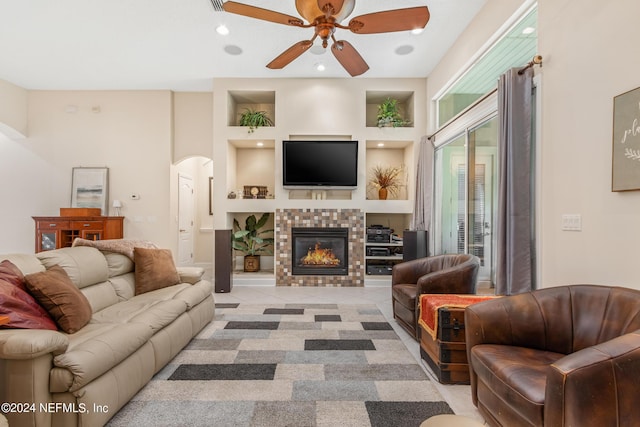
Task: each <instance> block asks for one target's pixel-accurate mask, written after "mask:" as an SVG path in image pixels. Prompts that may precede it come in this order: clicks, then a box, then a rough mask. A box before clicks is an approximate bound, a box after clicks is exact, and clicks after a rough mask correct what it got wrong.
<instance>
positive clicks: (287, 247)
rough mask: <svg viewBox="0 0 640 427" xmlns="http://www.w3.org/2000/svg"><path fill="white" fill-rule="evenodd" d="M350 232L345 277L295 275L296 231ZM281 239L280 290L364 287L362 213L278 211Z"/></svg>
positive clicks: (277, 255) (278, 250) (277, 261)
mask: <svg viewBox="0 0 640 427" xmlns="http://www.w3.org/2000/svg"><path fill="white" fill-rule="evenodd" d="M305 227H307V228H325V227H326V228H346V229H348V231H349V233H348V241H347V245H348V271H347V274H346V275H330V274H328V275H309V276H307V275H294V274H293V271H292V260H291V256H292V252H293V248H292V245H293V242H292V238H291V230H292V229H293V228H305ZM275 228H276V234H277V236H278V239H277V244H276V250H275V259H274V262H275V270H276V271H275V273H276V285H277V286H327V287H342V286H364V274H365V263H364V239H365V219H364V212H363V211H362V210H360V209H276V214H275Z"/></svg>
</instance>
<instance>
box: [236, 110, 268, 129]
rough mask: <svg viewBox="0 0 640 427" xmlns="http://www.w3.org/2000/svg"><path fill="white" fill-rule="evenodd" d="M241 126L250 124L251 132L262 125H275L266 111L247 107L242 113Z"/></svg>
mask: <svg viewBox="0 0 640 427" xmlns="http://www.w3.org/2000/svg"><path fill="white" fill-rule="evenodd" d="M240 126H249V133H253V132H254V131H255V130H256V129H257V128H259V127H260V126H273V121H272V120H271V119H270V118H269V116H267V112H266V111H259V110H254V109H253V108H245V109H244V111H243V112H242V114H240Z"/></svg>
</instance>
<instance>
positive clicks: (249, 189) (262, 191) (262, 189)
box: [242, 185, 269, 199]
mask: <svg viewBox="0 0 640 427" xmlns="http://www.w3.org/2000/svg"><path fill="white" fill-rule="evenodd" d="M242 193H243V195H242V197H243V198H245V199H266V198H267V194H268V193H269V190H268V189H267V187H266V186H264V185H245V186H244V189H243V191H242Z"/></svg>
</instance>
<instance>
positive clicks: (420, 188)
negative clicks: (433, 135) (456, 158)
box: [411, 136, 434, 230]
mask: <svg viewBox="0 0 640 427" xmlns="http://www.w3.org/2000/svg"><path fill="white" fill-rule="evenodd" d="M433 152H434V147H433V144H432V143H431V141H429V140H428V138H427V137H426V136H423V137H422V139H421V140H420V147H419V152H418V170H417V171H416V197H415V207H414V209H413V217H412V218H411V230H428V229H429V223H430V222H431V199H432V196H433V195H432V188H433Z"/></svg>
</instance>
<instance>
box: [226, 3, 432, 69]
mask: <svg viewBox="0 0 640 427" xmlns="http://www.w3.org/2000/svg"><path fill="white" fill-rule="evenodd" d="M295 1H296V9H297V10H298V13H299V14H300V16H302V17H303V18H304V19H305V20H306V21H307V22H308V24H305V23H304V21H303V20H302V19H300V18H296V17H294V16H290V15H286V14H283V13H279V12H275V11H273V10H269V9H263V8H260V7H256V6H250V5H247V4H243V3H238V2H234V1H227V2H225V3H224V4H223V9H224V10H225V12H229V13H235V14H237V15H243V16H247V17H250V18H255V19H262V20H264V21H270V22H275V23H277V24H284V25H291V26H294V27H300V28H310V27H314V31H315V33H314V35H313V37H312V38H311V39H310V40H302V41H299V42H298V43H296V44H294V45H293V46H291V47H290V48H288V49H287V50H285V51H284V52H282V53H281V54H280V55H279V56H277V57H276V58H275V59H274V60H273V61H271V62H270V63H269V64H267V67H268V68H271V69H281V68H284V67H286V66H287V65H289V64H290V63H291V62H292V61H293V60H294V59H296V58H297V57H299V56H300V55H302V54H303V53H304V52H306V51H307V50H308V49H309V48H310V47H311V46H312V45H313V42H314V41H315V40H316V38H318V37H319V38H320V39H321V40H322V47H324V48H326V47H327V46H328V44H329V39H331V41H332V42H333V44H332V45H331V52H332V53H333V55H334V56H335V57H336V59H337V60H338V62H340V64H341V65H342V66H343V67H344V69H345V70H347V72H348V73H349V74H351V76H359V75H360V74H362V73H364V72H365V71H367V70H368V69H369V66H368V65H367V63H366V62H365V60H364V59H362V56H360V54H359V53H358V51H357V50H356V49H355V48H354V47H353V45H351V43H349V42H348V41H346V40H336V38H335V37H334V32H335V30H336V29H337V28H340V29H344V30H349V31H351V32H352V33H355V34H375V33H389V32H393V31H405V30H413V29H417V28H424V27H425V26H426V25H427V22H428V21H429V9H428V8H427V7H426V6H420V7H410V8H406V9H395V10H388V11H383V12H374V13H368V14H365V15H360V16H356V17H355V18H352V19H351V20H350V21H349V23H348V24H347V25H342V24H341V23H340V22H341V21H342V20H343V19H345V18H346V17H347V16H349V15H350V14H351V12H353V8H354V6H355V0H295Z"/></svg>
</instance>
